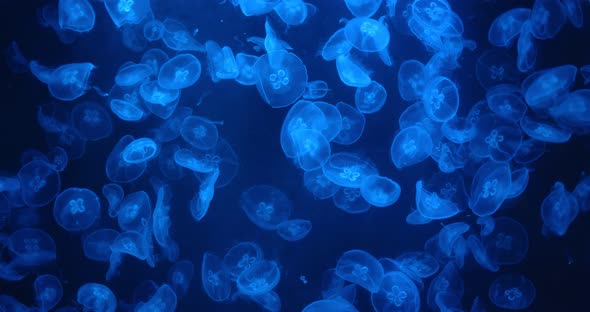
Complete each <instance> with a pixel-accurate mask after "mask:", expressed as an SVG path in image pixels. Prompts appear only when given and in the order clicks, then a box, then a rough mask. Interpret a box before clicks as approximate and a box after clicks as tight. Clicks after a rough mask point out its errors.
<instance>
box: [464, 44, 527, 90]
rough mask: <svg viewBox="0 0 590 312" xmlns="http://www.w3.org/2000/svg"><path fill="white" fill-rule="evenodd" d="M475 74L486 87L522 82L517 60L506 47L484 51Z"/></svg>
mask: <svg viewBox="0 0 590 312" xmlns="http://www.w3.org/2000/svg"><path fill="white" fill-rule="evenodd" d="M525 40H526V39H525ZM529 48H530V47H529ZM475 74H476V76H477V80H478V81H479V83H480V85H481V86H482V87H484V88H485V89H488V88H490V87H493V86H495V85H498V84H517V83H520V71H519V70H518V68H517V66H516V60H515V59H514V57H513V56H512V55H510V54H508V53H507V52H506V51H505V50H504V49H490V50H487V51H485V52H484V53H482V54H481V56H480V57H479V58H478V59H477V63H476V65H475Z"/></svg>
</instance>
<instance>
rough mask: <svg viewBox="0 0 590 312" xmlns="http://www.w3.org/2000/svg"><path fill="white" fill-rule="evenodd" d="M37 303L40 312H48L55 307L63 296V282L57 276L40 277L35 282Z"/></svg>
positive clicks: (45, 275)
mask: <svg viewBox="0 0 590 312" xmlns="http://www.w3.org/2000/svg"><path fill="white" fill-rule="evenodd" d="M33 288H34V289H35V301H36V302H37V305H38V306H39V311H40V312H47V311H49V310H51V309H53V307H55V306H56V305H57V304H58V303H59V301H60V300H61V297H62V295H63V287H62V286H61V282H60V281H59V279H58V278H57V277H55V275H50V274H43V275H39V276H38V277H37V278H36V279H35V281H34V282H33Z"/></svg>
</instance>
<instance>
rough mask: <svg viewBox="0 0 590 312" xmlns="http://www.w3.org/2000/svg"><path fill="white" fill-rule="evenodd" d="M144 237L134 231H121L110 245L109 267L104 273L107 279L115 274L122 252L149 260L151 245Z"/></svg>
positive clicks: (120, 261)
mask: <svg viewBox="0 0 590 312" xmlns="http://www.w3.org/2000/svg"><path fill="white" fill-rule="evenodd" d="M150 235H151V233H150ZM146 238H147V237H145V236H144V235H143V234H141V233H139V232H136V231H127V232H122V233H120V234H119V235H118V236H117V238H115V240H114V241H113V244H112V245H111V251H112V253H111V257H110V259H109V269H108V271H107V274H106V280H107V281H108V280H110V279H111V278H112V277H113V276H115V275H116V274H117V270H118V268H119V266H120V265H121V263H122V261H123V255H124V254H126V255H130V256H133V257H135V258H137V259H139V260H146V261H151V260H150V259H148V258H149V257H152V255H151V254H150V252H151V248H152V246H150V245H149V244H148V242H147V241H146ZM150 239H151V238H150Z"/></svg>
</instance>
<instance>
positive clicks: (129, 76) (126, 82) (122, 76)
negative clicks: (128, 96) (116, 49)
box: [115, 64, 154, 87]
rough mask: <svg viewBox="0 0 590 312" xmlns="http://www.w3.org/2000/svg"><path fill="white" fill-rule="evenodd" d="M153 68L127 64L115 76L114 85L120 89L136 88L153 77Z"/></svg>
mask: <svg viewBox="0 0 590 312" xmlns="http://www.w3.org/2000/svg"><path fill="white" fill-rule="evenodd" d="M153 74H154V72H153V68H152V67H151V66H150V65H147V64H129V65H126V66H123V67H121V68H120V69H119V71H118V72H117V75H115V83H116V84H117V85H118V86H121V87H132V86H136V85H138V84H140V83H143V82H144V81H146V80H148V78H149V77H150V76H151V75H153Z"/></svg>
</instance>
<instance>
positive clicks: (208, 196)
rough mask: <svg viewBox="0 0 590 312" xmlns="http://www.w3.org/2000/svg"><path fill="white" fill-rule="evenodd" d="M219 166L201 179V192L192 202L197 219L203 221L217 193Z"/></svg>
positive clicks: (194, 216)
mask: <svg viewBox="0 0 590 312" xmlns="http://www.w3.org/2000/svg"><path fill="white" fill-rule="evenodd" d="M219 173H220V172H219V168H215V169H214V170H213V172H211V173H210V174H208V175H206V176H205V178H203V179H202V180H201V185H200V186H199V192H198V193H197V194H196V195H195V197H193V199H192V200H191V202H190V204H189V205H190V211H191V215H192V216H193V218H194V219H195V220H196V221H201V220H203V218H204V217H205V215H206V214H207V212H208V211H209V206H210V205H211V201H212V200H213V196H214V195H215V183H217V179H219Z"/></svg>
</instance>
